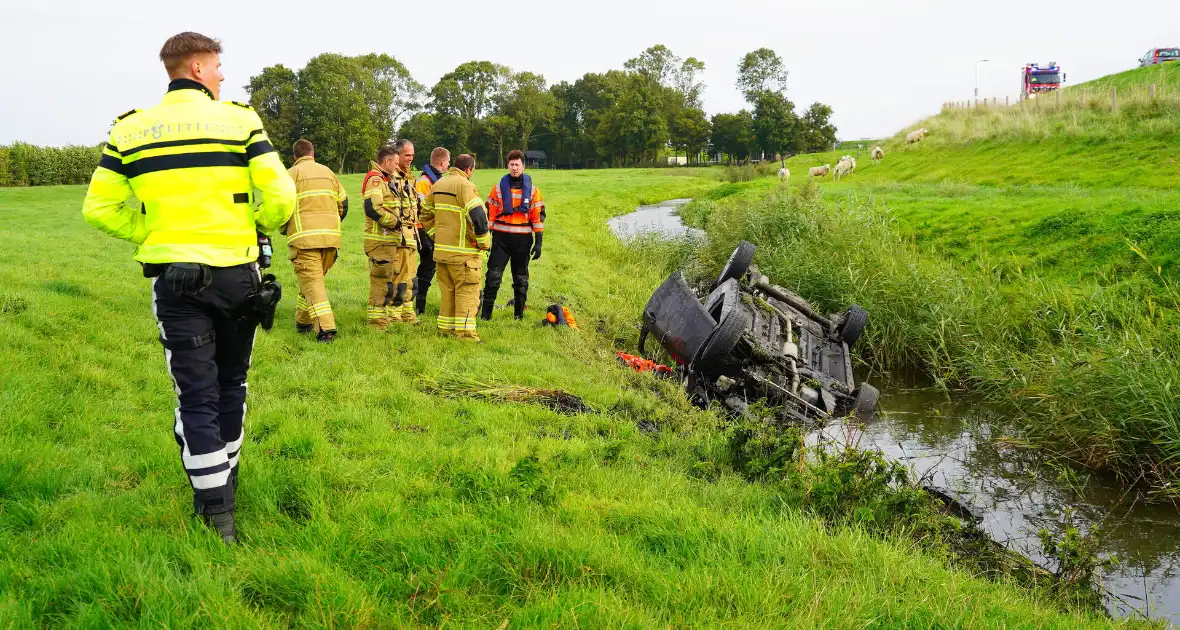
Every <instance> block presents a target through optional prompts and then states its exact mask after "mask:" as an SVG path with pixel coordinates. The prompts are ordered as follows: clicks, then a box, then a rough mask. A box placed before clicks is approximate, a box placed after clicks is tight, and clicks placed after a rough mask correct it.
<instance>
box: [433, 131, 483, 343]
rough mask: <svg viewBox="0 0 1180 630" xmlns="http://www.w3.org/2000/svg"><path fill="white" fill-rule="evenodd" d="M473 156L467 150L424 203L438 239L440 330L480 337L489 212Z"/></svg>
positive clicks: (471, 338) (468, 336) (448, 333)
mask: <svg viewBox="0 0 1180 630" xmlns="http://www.w3.org/2000/svg"><path fill="white" fill-rule="evenodd" d="M474 171H475V158H473V157H471V156H470V155H467V154H463V155H460V156H459V157H457V158H455V166H454V167H453V168H451V169H450V170H448V171H447V174H446V175H444V176H443V178H442V179H440V180H438V182H437V183H436V184H435V185H434V187H433V188H432V189H431V191H430V194H429V195H427V196H426V201H425V202H424V203H423V204H422V215H421V219H422V227H423V228H424V229H425V230H426V231H427V232H428V233H429V234H430V235H431V236H432V237H433V238H434V262H435V263H436V273H437V274H438V288H439V293H441V301H440V303H439V309H438V332H439V333H440V334H442V335H450V336H454V337H458V338H460V339H464V340H469V341H475V342H479V341H480V339H479V335H478V334H476V331H475V319H476V315H477V314H478V312H477V311H478V310H479V282H480V280H481V279H482V276H483V254H482V253H481V252H483V251H487V249H488V248H489V247H491V244H492V235H491V232H489V231H488V215H487V210H485V209H484V205H483V200H482V199H480V198H479V191H477V190H476V189H475V184H473V183H471V174H472V173H473V172H474Z"/></svg>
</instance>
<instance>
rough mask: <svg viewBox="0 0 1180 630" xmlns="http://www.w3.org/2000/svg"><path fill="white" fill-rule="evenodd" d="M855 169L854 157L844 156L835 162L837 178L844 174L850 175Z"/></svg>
mask: <svg viewBox="0 0 1180 630" xmlns="http://www.w3.org/2000/svg"><path fill="white" fill-rule="evenodd" d="M855 169H856V159H855V158H853V157H850V156H844V157H843V158H841V159H840V161H839V162H837V163H836V179H837V180H839V179H840V178H841V177H843V176H844V175H851V174H852V171H853V170H855Z"/></svg>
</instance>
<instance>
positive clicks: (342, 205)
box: [340, 199, 348, 221]
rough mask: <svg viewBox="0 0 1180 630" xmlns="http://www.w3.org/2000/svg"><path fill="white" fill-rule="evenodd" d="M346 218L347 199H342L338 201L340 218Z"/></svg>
mask: <svg viewBox="0 0 1180 630" xmlns="http://www.w3.org/2000/svg"><path fill="white" fill-rule="evenodd" d="M347 218H348V200H347V199H345V200H344V201H341V202H340V220H341V221H343V220H344V219H347Z"/></svg>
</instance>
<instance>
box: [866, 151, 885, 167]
mask: <svg viewBox="0 0 1180 630" xmlns="http://www.w3.org/2000/svg"><path fill="white" fill-rule="evenodd" d="M869 157H870V158H872V160H873V164H879V163H880V162H881V160H882V159H884V158H885V149H882V148H881V147H873V150H872V151H871V152H870V153H869Z"/></svg>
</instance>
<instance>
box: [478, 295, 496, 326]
mask: <svg viewBox="0 0 1180 630" xmlns="http://www.w3.org/2000/svg"><path fill="white" fill-rule="evenodd" d="M481 307H482V308H481V309H480V312H479V318H480V319H482V320H484V321H490V320H491V319H492V309H494V308H496V303H495V302H492V301H491V300H484V301H483V303H482V304H481Z"/></svg>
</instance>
